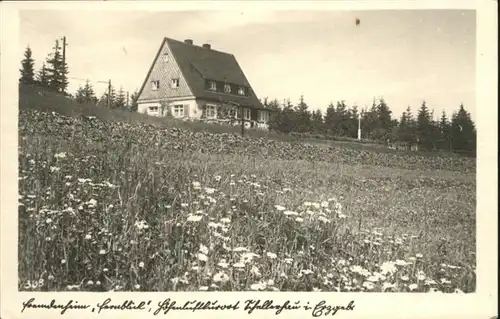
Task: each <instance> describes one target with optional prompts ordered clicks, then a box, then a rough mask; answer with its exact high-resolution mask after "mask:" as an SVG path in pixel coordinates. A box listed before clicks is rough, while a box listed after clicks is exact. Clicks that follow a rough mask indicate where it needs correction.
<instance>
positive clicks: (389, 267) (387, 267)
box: [380, 261, 398, 275]
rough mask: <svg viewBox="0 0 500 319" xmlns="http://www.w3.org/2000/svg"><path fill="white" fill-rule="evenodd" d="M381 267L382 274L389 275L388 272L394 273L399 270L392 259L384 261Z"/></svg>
mask: <svg viewBox="0 0 500 319" xmlns="http://www.w3.org/2000/svg"><path fill="white" fill-rule="evenodd" d="M380 269H381V270H382V274H384V275H387V274H393V273H395V272H396V271H398V269H397V268H396V266H395V263H394V262H391V261H386V262H384V263H383V264H382V265H381V266H380Z"/></svg>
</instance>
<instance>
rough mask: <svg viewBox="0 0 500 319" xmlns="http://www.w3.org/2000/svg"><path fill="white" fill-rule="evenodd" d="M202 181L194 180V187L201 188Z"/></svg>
mask: <svg viewBox="0 0 500 319" xmlns="http://www.w3.org/2000/svg"><path fill="white" fill-rule="evenodd" d="M200 186H201V185H200V183H198V182H193V188H200Z"/></svg>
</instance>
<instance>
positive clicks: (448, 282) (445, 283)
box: [441, 278, 451, 285]
mask: <svg viewBox="0 0 500 319" xmlns="http://www.w3.org/2000/svg"><path fill="white" fill-rule="evenodd" d="M441 283H442V284H443V285H449V284H451V281H449V280H448V279H446V278H441Z"/></svg>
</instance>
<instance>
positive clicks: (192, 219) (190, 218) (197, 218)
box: [187, 214, 203, 222]
mask: <svg viewBox="0 0 500 319" xmlns="http://www.w3.org/2000/svg"><path fill="white" fill-rule="evenodd" d="M202 218H203V215H192V214H190V215H189V216H188V218H187V221H188V222H199V221H200V220H201V219H202Z"/></svg>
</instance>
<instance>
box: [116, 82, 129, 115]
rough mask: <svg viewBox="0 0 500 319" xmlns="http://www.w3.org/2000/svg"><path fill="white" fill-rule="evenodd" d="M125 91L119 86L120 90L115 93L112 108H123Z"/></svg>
mask: <svg viewBox="0 0 500 319" xmlns="http://www.w3.org/2000/svg"><path fill="white" fill-rule="evenodd" d="M126 102H127V101H126V99H125V92H124V91H123V87H120V90H119V91H118V94H117V95H116V98H115V100H114V103H113V108H114V109H122V110H123V109H125V103H126Z"/></svg>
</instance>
